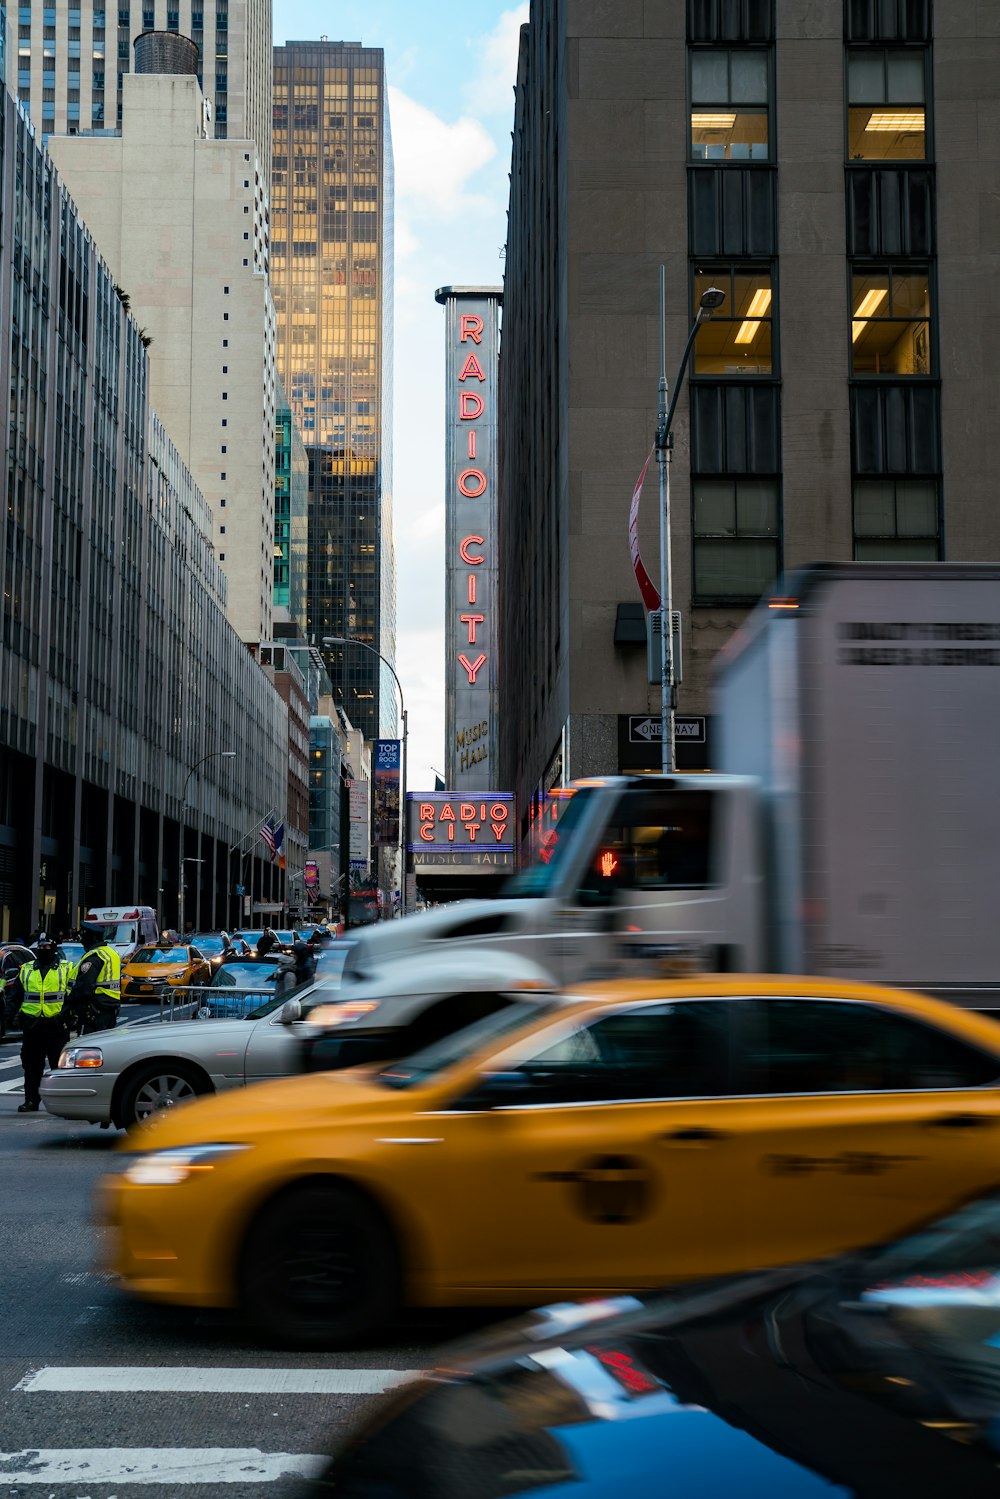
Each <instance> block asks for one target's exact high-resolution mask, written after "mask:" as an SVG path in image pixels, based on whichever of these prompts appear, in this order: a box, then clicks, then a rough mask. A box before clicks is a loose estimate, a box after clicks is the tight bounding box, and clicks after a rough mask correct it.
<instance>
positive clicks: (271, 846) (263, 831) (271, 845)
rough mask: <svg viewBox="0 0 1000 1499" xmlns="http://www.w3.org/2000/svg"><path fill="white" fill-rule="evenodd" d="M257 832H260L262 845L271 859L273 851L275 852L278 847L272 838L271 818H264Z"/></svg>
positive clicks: (272, 823) (272, 826)
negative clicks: (265, 847)
mask: <svg viewBox="0 0 1000 1499" xmlns="http://www.w3.org/2000/svg"><path fill="white" fill-rule="evenodd" d="M259 831H260V836H261V841H262V842H263V843H264V844H266V846H267V851H268V853H269V854H270V855H271V858H272V859H273V858H274V851H275V849H276V848H277V846H278V845H277V843H276V842H275V838H274V820H273V818H270V817H265V819H264V821H263V822H262V823H261V825H260V829H259Z"/></svg>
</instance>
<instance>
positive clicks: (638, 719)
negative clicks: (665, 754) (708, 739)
mask: <svg viewBox="0 0 1000 1499" xmlns="http://www.w3.org/2000/svg"><path fill="white" fill-rule="evenodd" d="M662 738H663V732H662V725H661V723H660V720H659V718H654V717H653V716H652V714H650V713H646V714H636V713H632V714H630V715H629V720H628V742H629V744H652V743H654V742H655V743H656V744H659V743H660V741H661V740H662ZM674 738H675V739H683V740H684V741H685V742H686V743H687V744H704V743H705V719H704V715H698V714H695V715H692V716H690V717H686V718H680V717H677V718H675V719H674Z"/></svg>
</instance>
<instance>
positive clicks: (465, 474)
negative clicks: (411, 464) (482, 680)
mask: <svg viewBox="0 0 1000 1499" xmlns="http://www.w3.org/2000/svg"><path fill="white" fill-rule="evenodd" d="M458 341H459V343H460V344H465V343H471V344H476V345H477V346H478V345H480V344H481V343H482V341H483V320H482V318H481V317H480V316H479V315H478V314H477V313H474V312H463V313H461V314H460V315H459V319H458ZM467 380H477V381H479V382H480V383H481V384H483V383H485V381H486V374H485V372H484V370H483V367H482V365H481V364H480V363H479V360H478V359H477V357H476V351H475V349H470V350H469V352H468V356H467V358H466V360H465V363H464V364H463V365H462V368H461V370H460V371H459V375H458V383H459V385H460V386H464V385H465V382H466V381H467ZM485 411H486V402H485V401H484V400H483V397H482V395H481V394H480V393H479V391H478V390H477V389H476V388H475V387H473V388H472V389H468V390H467V389H462V390H460V391H459V393H458V415H459V420H460V421H462V422H476V421H478V420H479V419H480V417H482V416H483V415H484V413H485ZM463 435H464V437H465V444H466V456H467V457H468V460H469V467H467V468H463V469H462V470H461V472H460V473H459V475H458V479H457V484H458V492H459V494H460V495H462V496H463V497H464V498H465V499H467V500H480V499H483V498H484V497H485V495H486V491H487V488H488V487H489V480H488V479H487V477H486V474H485V473H484V472H483V470H482V469H481V468H475V467H473V465H474V463H475V460H476V440H477V433H476V429H475V427H469V428H468V430H467V431H465V432H464V434H463ZM459 529H461V528H459ZM485 545H486V542H485V538H484V537H482V536H477V535H476V534H474V533H473V534H470V535H468V536H463V537H462V539H461V541H460V542H459V544H458V551H459V556H460V557H461V560H462V562H463V563H464V564H465V565H466V567H468V568H469V572H468V573H466V577H465V583H466V599H467V601H468V607H469V613H468V614H459V616H458V618H459V623H460V624H463V625H464V626H465V628H466V631H467V637H468V638H467V644H468V646H469V647H470V649H469V652H468V654H466V652H465V651H461V652H460V653H459V656H458V664H459V665H460V666H462V667H464V668H465V671H466V673H467V674H468V678H469V686H470V687H474V686H475V685H476V677H477V676H478V675H479V673H480V671H481V670H482V668H483V667H484V666H485V665H486V663H487V656H486V653H485V651H482V650H480V651H479V652H478V654H477V655H476V656H475V659H471V658H472V655H473V650H472V648H473V647H474V646H476V644H477V641H476V630H477V628H478V626H479V625H482V624H485V622H486V616H485V614H476V613H473V612H472V611H473V610H474V609H475V607H476V604H477V602H478V598H477V594H478V588H479V584H478V578H477V574H476V572H475V570H474V569H475V568H477V567H482V565H483V564H484V562H485V561H486V558H485V555H484V554H483V553H482V552H480V551H479V550H478V549H479V548H480V547H483V546H485ZM459 607H460V608H461V607H462V606H461V605H460V606H459Z"/></svg>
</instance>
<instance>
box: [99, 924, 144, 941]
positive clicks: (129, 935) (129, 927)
mask: <svg viewBox="0 0 1000 1499" xmlns="http://www.w3.org/2000/svg"><path fill="white" fill-rule="evenodd" d="M135 940H136V931H135V924H134V922H131V921H109V922H105V924H104V935H103V936H102V938H101V941H102V942H106V943H108V945H109V946H111V947H114V946H115V944H117V945H118V946H119V947H125V946H126V945H129V944H131V943H134V942H135Z"/></svg>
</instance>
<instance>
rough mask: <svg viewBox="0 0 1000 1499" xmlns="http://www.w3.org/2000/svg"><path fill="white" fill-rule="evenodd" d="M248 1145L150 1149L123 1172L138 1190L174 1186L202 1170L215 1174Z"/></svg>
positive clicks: (126, 1178)
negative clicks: (231, 1156) (215, 1170)
mask: <svg viewBox="0 0 1000 1499" xmlns="http://www.w3.org/2000/svg"><path fill="white" fill-rule="evenodd" d="M249 1149H250V1147H249V1145H189V1146H188V1147H187V1148H186V1149H177V1150H151V1151H150V1152H149V1154H148V1155H141V1156H140V1157H139V1158H138V1160H136V1161H133V1162H132V1164H131V1166H129V1167H128V1169H127V1170H126V1171H125V1172H124V1177H125V1180H126V1181H127V1182H131V1183H132V1185H133V1186H136V1187H172V1186H174V1185H176V1183H177V1182H183V1181H187V1180H188V1178H189V1177H191V1176H194V1175H196V1174H197V1173H198V1172H200V1171H213V1170H214V1169H215V1166H216V1164H217V1163H218V1162H219V1161H222V1160H225V1158H226V1157H227V1156H230V1155H235V1153H236V1152H237V1151H240V1150H249Z"/></svg>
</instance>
